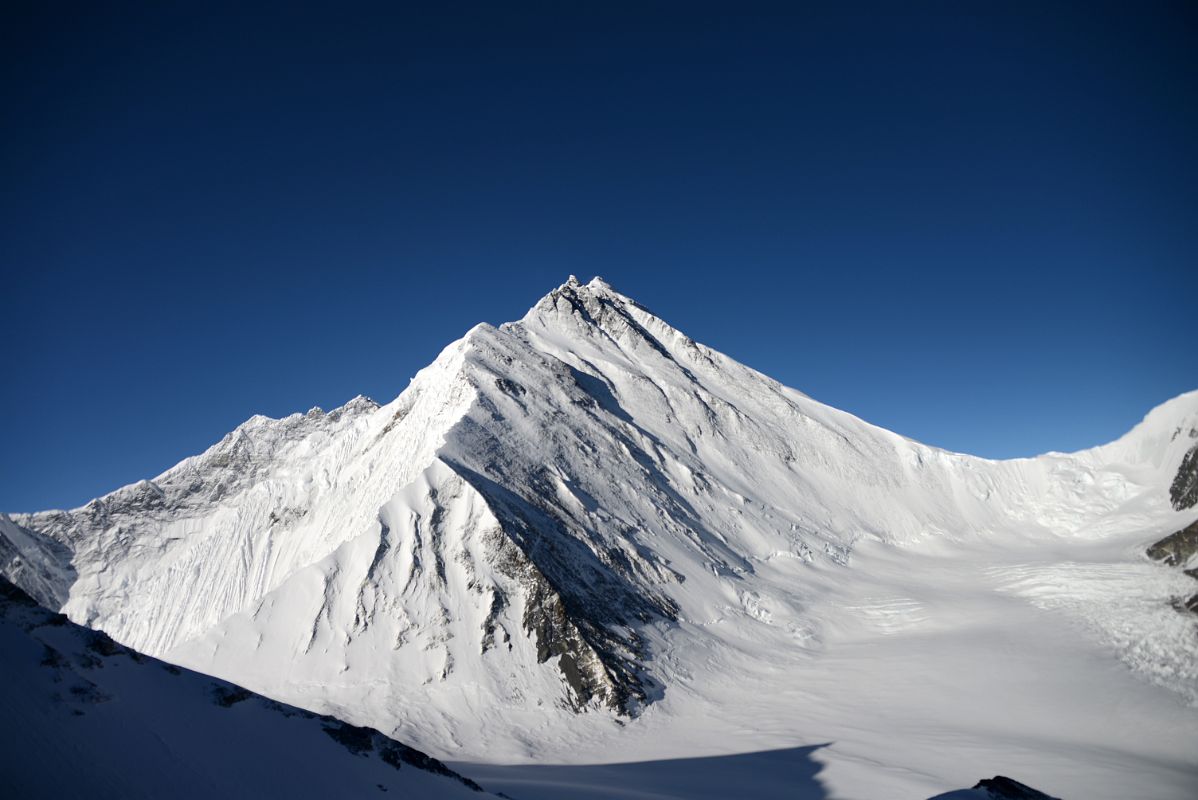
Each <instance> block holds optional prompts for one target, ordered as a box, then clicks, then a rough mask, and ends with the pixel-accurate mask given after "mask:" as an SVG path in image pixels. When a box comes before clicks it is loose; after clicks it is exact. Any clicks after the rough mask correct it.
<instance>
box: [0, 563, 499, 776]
mask: <svg viewBox="0 0 1198 800" xmlns="http://www.w3.org/2000/svg"><path fill="white" fill-rule="evenodd" d="M0 663H2V664H3V666H4V681H3V682H0V708H2V709H3V710H4V733H3V736H2V746H0V779H2V780H3V784H4V790H5V793H6V794H7V795H8V796H11V797H28V798H36V797H45V798H52V797H89V798H97V799H100V798H114V799H115V798H133V797H144V798H150V797H177V798H184V797H194V798H207V797H247V798H248V797H279V796H286V797H328V796H336V797H346V796H367V795H373V794H376V793H381V792H387V791H391V790H395V791H398V792H400V796H401V797H422V798H423V797H427V798H483V797H492V796H493V795H484V794H483V792H482V790H481V788H480V787H479V786H478V785H477V784H475V783H473V782H472V781H469V780H468V779H465V778H463V777H462V776H460V775H458V774H457V773H454V772H452V771H451V770H449V769H448V768H446V767H445V765H444V764H441V763H440V762H438V761H435V760H434V759H431V758H429V757H428V756H426V755H425V754H424V753H421V752H419V751H417V750H413V749H412V748H410V747H407V746H406V745H403V744H400V743H399V742H395V741H392V740H390V739H388V738H386V737H385V736H383V735H382V734H380V733H378V732H377V731H371V730H368V729H365V728H355V727H353V726H350V725H346V724H345V723H343V722H340V721H339V720H335V719H332V718H330V717H318V716H316V715H314V714H311V713H309V712H306V711H302V710H300V709H298V708H291V707H288V706H284V705H282V704H280V703H276V702H274V701H272V700H267V699H266V698H264V697H260V696H258V695H255V694H253V693H252V692H248V691H246V690H245V689H242V688H241V687H239V686H233V685H231V684H228V683H225V682H223V681H215V680H213V679H211V678H209V677H207V676H204V675H198V674H196V673H194V672H190V671H186V670H181V669H179V668H177V667H174V666H170V665H168V664H164V663H162V662H160V661H156V660H154V659H150V658H146V657H145V656H143V655H141V654H140V653H138V652H136V651H133V650H129V649H128V648H125V647H122V646H120V645H118V644H116V643H115V642H113V641H112V640H111V639H109V638H108V637H107V636H105V635H104V634H103V633H99V632H97V631H91V630H88V629H86V628H81V627H79V626H77V625H73V624H71V623H69V622H67V621H66V619H65V618H63V617H62V616H61V615H59V614H54V613H51V612H49V611H47V610H46V609H44V608H41V607H39V606H37V605H36V604H35V603H34V602H33V601H32V600H31V599H30V598H29V597H28V596H26V595H24V594H23V593H22V592H21V591H20V590H19V589H17V588H16V587H14V586H13V585H12V584H11V583H8V582H7V581H5V580H3V579H0Z"/></svg>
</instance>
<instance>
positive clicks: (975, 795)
mask: <svg viewBox="0 0 1198 800" xmlns="http://www.w3.org/2000/svg"><path fill="white" fill-rule="evenodd" d="M929 800H1059V798H1056V797H1053V796H1052V795H1047V794H1044V792H1041V791H1038V790H1036V789H1033V788H1032V787H1030V786H1027V785H1025V784H1022V783H1020V782H1019V781H1017V780H1012V779H1011V778H1008V777H1006V776H1003V775H995V776H994V777H993V778H986V779H985V780H980V781H978V782H977V783H976V784H975V785H974V787H973V788H972V789H960V790H957V791H955V792H946V793H945V794H938V795H936V796H935V797H932V798H929Z"/></svg>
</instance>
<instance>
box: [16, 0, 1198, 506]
mask: <svg viewBox="0 0 1198 800" xmlns="http://www.w3.org/2000/svg"><path fill="white" fill-rule="evenodd" d="M70 5H71V4H51V3H33V4H30V5H28V6H25V7H23V8H22V7H20V6H14V5H13V4H6V6H5V11H4V12H3V17H4V18H3V24H2V25H0V62H2V64H3V72H2V78H0V80H2V90H3V97H2V100H3V113H4V116H5V123H4V126H3V131H4V132H3V134H2V135H3V146H2V147H0V169H2V170H3V182H2V188H0V214H2V219H3V238H2V240H0V258H2V261H0V263H2V265H3V284H2V293H0V298H2V299H3V313H2V314H0V356H2V362H3V375H4V388H3V392H0V434H2V436H3V442H4V458H3V461H2V466H0V510H5V511H21V510H34V509H39V508H46V507H63V506H73V505H77V504H80V503H82V502H84V501H86V500H87V499H89V498H90V497H92V496H95V495H98V494H100V493H103V492H106V491H109V490H111V489H114V488H116V487H118V486H120V485H122V484H124V483H128V482H131V481H134V480H136V479H139V478H142V477H151V476H153V475H155V474H157V473H158V472H160V471H161V470H163V469H165V468H167V467H169V466H171V465H172V464H174V463H175V462H177V461H179V460H180V459H182V458H183V457H185V456H187V455H190V454H192V453H196V452H199V451H201V450H203V449H204V448H205V447H207V446H208V445H210V444H211V443H212V442H214V441H216V440H217V439H219V438H220V437H221V436H222V435H223V434H224V433H226V432H227V431H229V430H231V429H232V428H233V427H235V426H236V425H237V424H238V423H240V422H241V421H242V420H244V419H245V418H246V417H248V416H250V415H252V414H254V413H265V414H269V415H272V416H280V415H285V414H287V413H290V412H293V411H297V410H298V411H302V410H306V409H307V408H309V407H310V406H313V405H320V406H322V407H325V408H330V407H333V406H336V405H339V404H340V403H343V402H344V401H346V400H348V399H349V398H350V397H352V396H353V395H355V394H358V393H364V394H367V395H370V396H372V397H375V398H376V399H379V400H383V401H385V400H389V399H391V398H392V397H394V396H395V395H396V394H397V393H399V392H400V391H401V390H402V389H403V388H404V387H405V386H406V385H407V383H408V379H409V378H410V377H411V376H412V374H413V373H415V372H416V370H418V369H419V368H420V367H422V366H424V365H425V364H426V363H428V362H429V361H430V360H431V359H432V358H433V357H434V356H435V355H436V354H437V352H438V351H439V350H440V349H441V348H442V347H443V346H444V345H445V344H447V343H448V342H449V341H451V340H452V339H455V338H457V337H458V336H460V335H461V334H462V333H463V332H465V331H466V330H467V329H468V328H469V327H470V326H472V325H473V324H474V323H476V322H478V321H480V320H486V321H490V322H494V323H498V322H502V321H505V320H509V319H515V318H518V317H520V316H521V315H522V314H523V313H524V311H525V310H526V309H527V308H528V307H529V306H530V305H532V304H533V303H534V302H535V301H536V300H537V298H538V297H540V296H541V295H543V294H545V293H546V292H547V291H549V290H550V289H552V288H553V287H554V286H556V285H558V284H559V283H561V282H562V281H564V280H565V279H566V276H567V275H569V274H570V273H576V274H577V275H578V276H579V277H581V278H583V279H584V280H585V279H589V278H590V277H591V276H592V275H596V274H599V275H603V276H604V277H605V278H606V279H607V280H608V281H609V282H611V283H612V284H613V285H614V286H615V287H616V288H617V289H619V290H621V291H623V292H624V293H626V294H629V295H631V296H633V297H635V298H637V299H638V300H640V301H641V302H642V303H644V304H645V305H646V306H648V307H649V308H651V309H653V310H654V311H656V312H657V313H658V314H660V315H661V316H663V317H664V318H665V319H667V320H668V321H670V322H671V323H673V324H675V325H676V326H678V327H679V328H681V329H682V330H684V331H686V332H687V333H689V334H690V335H691V336H693V337H694V338H696V339H699V340H701V341H703V342H706V343H707V344H710V345H712V346H714V347H716V348H718V349H720V350H722V351H724V352H726V353H728V354H730V355H732V356H734V357H736V358H738V359H740V360H742V361H744V362H746V363H748V364H750V365H751V366H753V367H756V368H758V369H760V370H762V371H764V372H766V373H768V374H770V375H772V376H774V377H776V378H778V379H780V380H782V381H783V382H785V383H787V384H790V385H792V386H795V387H796V388H799V389H801V390H803V391H805V392H807V393H808V394H811V395H813V396H814V397H816V398H818V399H820V400H823V401H825V402H828V403H831V404H832V405H835V406H838V407H841V408H844V409H847V410H849V411H852V412H854V413H856V414H858V415H860V416H862V417H864V418H866V419H868V420H870V421H872V422H875V423H877V424H880V425H883V426H885V427H888V428H891V429H893V430H895V431H898V432H899V433H902V434H905V435H908V436H912V437H914V438H917V439H920V440H922V441H925V442H928V443H931V444H934V445H939V446H942V447H946V448H951V449H955V450H963V451H966V452H971V453H976V454H980V455H985V456H991V457H1008V456H1022V455H1031V454H1035V453H1039V452H1043V451H1046V450H1051V449H1055V450H1071V449H1078V448H1082V447H1087V446H1090V445H1094V444H1098V443H1101V442H1104V441H1107V440H1110V439H1113V438H1115V437H1117V436H1119V435H1121V434H1122V433H1123V432H1124V431H1126V430H1127V429H1128V428H1130V427H1131V426H1132V425H1133V424H1134V423H1136V422H1137V421H1138V420H1139V419H1140V418H1141V417H1142V416H1143V415H1144V414H1145V413H1146V412H1147V411H1148V410H1149V409H1150V408H1151V407H1152V406H1154V405H1156V404H1158V403H1160V402H1163V401H1164V400H1166V399H1168V398H1169V397H1171V396H1173V395H1176V394H1178V393H1180V392H1182V391H1185V390H1189V389H1194V388H1198V347H1195V343H1196V339H1198V334H1196V331H1198V327H1196V326H1195V305H1194V303H1195V297H1196V294H1198V293H1196V289H1198V276H1196V273H1198V267H1196V256H1198V224H1196V220H1198V213H1196V212H1198V188H1196V187H1198V180H1196V179H1198V160H1196V158H1195V156H1196V150H1198V148H1196V144H1195V143H1196V142H1198V56H1196V53H1198V49H1196V48H1194V47H1193V42H1194V41H1195V37H1196V35H1198V25H1196V17H1198V14H1196V13H1195V11H1194V6H1193V5H1192V4H1184V3H1179V4H1153V3H1117V4H1112V5H1102V4H1095V3H1084V4H1083V3H1074V4H1061V3H1041V2H1037V3H1028V4H1018V3H981V2H965V3H913V4H908V3H882V4H849V5H844V4H828V5H837V6H838V7H839V8H841V9H842V10H841V11H835V12H834V11H829V10H813V9H802V10H800V9H798V8H797V6H799V5H801V4H778V5H764V4H753V3H748V4H744V3H735V4H733V3H724V4H710V5H708V4H702V3H670V4H657V3H648V4H646V3H636V4H627V5H617V4H610V3H603V4H598V3H595V4H590V5H593V6H597V7H598V6H602V7H603V10H597V9H592V10H590V11H584V10H579V9H577V8H575V9H573V10H563V9H561V8H559V7H558V6H560V5H566V6H571V5H573V6H579V5H582V4H551V3H543V4H515V5H507V4H502V5H501V4H490V3H489V4H483V5H479V6H469V5H456V4H443V3H435V4H426V8H424V9H420V10H417V9H414V8H410V9H409V10H396V8H395V7H394V5H395V4H390V5H388V6H374V7H368V6H362V5H356V4H351V5H352V9H347V8H346V7H345V4H338V5H339V6H340V7H337V6H334V5H328V6H325V7H323V8H319V9H318V8H317V7H314V6H308V7H307V10H304V11H295V10H288V9H287V7H286V6H277V7H274V8H268V7H265V6H258V9H260V10H255V11H247V10H244V9H243V10H232V9H233V7H232V6H230V7H226V9H225V10H224V11H219V12H218V11H214V10H213V9H214V8H216V6H214V5H212V4H207V3H189V4H169V3H165V4H139V6H140V7H138V6H127V7H122V6H120V5H119V4H109V3H105V4H82V3H79V4H74V5H75V6H77V7H76V8H74V9H70V8H69V6H70ZM101 6H102V7H101ZM154 6H161V7H158V8H155V7H154Z"/></svg>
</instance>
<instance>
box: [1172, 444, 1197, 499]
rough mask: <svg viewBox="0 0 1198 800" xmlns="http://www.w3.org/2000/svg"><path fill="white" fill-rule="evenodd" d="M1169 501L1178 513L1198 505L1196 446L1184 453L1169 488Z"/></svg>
mask: <svg viewBox="0 0 1198 800" xmlns="http://www.w3.org/2000/svg"><path fill="white" fill-rule="evenodd" d="M1169 499H1170V500H1171V501H1173V507H1174V508H1175V509H1177V510H1178V511H1182V510H1184V509H1187V508H1193V507H1194V506H1196V505H1198V444H1196V445H1194V446H1193V447H1191V448H1190V449H1189V451H1187V452H1186V454H1185V456H1184V457H1183V458H1182V459H1181V466H1180V467H1178V469H1177V476H1176V477H1175V478H1173V484H1172V485H1171V486H1170V487H1169Z"/></svg>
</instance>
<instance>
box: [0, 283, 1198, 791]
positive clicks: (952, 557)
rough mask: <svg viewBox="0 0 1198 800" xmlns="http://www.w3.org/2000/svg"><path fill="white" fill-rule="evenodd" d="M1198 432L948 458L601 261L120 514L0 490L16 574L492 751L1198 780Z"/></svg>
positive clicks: (382, 725) (230, 665) (128, 498)
mask: <svg viewBox="0 0 1198 800" xmlns="http://www.w3.org/2000/svg"><path fill="white" fill-rule="evenodd" d="M979 424H982V423H981V422H980V423H979ZM1196 445H1198V392H1191V393H1189V394H1185V395H1182V396H1180V397H1177V398H1175V399H1173V400H1171V401H1169V402H1167V403H1165V404H1164V405H1162V406H1160V407H1158V408H1156V409H1155V410H1153V411H1152V412H1151V413H1150V414H1149V415H1148V416H1147V417H1146V418H1145V420H1144V421H1143V422H1142V423H1141V424H1140V425H1138V426H1137V427H1136V428H1134V429H1133V430H1132V431H1131V432H1129V433H1128V434H1127V435H1126V436H1124V437H1123V438H1121V439H1119V440H1118V441H1115V442H1113V443H1110V444H1107V445H1104V446H1101V447H1096V448H1093V449H1091V450H1086V451H1082V452H1078V453H1071V454H1062V453H1049V454H1046V455H1043V456H1040V457H1037V458H1028V459H1016V460H1009V461H991V460H987V459H982V458H976V457H973V456H968V455H962V454H957V453H951V452H946V451H943V450H939V449H936V448H933V447H928V446H925V445H922V444H919V443H917V442H914V441H911V440H909V439H906V438H904V437H902V436H899V435H896V434H894V433H891V432H889V431H886V430H882V429H880V428H877V427H875V426H872V425H869V424H868V423H866V422H863V421H862V420H860V419H857V418H856V417H854V416H852V415H850V414H847V413H845V412H842V411H838V410H836V409H833V408H830V407H828V406H826V405H823V404H821V403H819V402H817V401H815V400H813V399H811V398H809V397H807V396H805V395H803V394H801V393H800V392H797V391H795V390H793V389H789V388H787V387H785V386H782V385H781V384H779V383H777V382H776V381H774V380H771V379H770V378H768V377H766V376H764V375H762V374H760V373H758V372H755V371H754V370H752V369H749V368H747V367H745V366H743V365H741V364H739V363H737V362H735V361H733V360H731V359H729V358H727V357H726V356H724V355H721V354H720V353H718V352H716V351H714V350H711V349H710V348H708V347H705V346H703V345H701V344H699V343H696V342H695V341H693V340H691V339H690V338H688V337H687V336H685V335H684V334H682V333H681V332H679V331H677V330H675V329H674V328H672V327H670V326H669V325H668V324H666V323H665V322H663V321H662V320H661V319H659V318H657V317H656V316H654V315H653V314H652V313H650V312H649V311H647V310H646V309H645V308H643V307H642V306H640V305H638V304H637V303H636V302H634V301H632V300H631V299H629V298H628V297H625V296H623V295H621V294H619V293H617V292H616V291H615V290H613V289H612V288H611V287H610V286H609V285H607V284H606V283H605V282H603V281H602V280H601V279H598V278H597V279H595V280H593V281H591V282H590V283H587V284H582V283H580V282H578V281H577V280H575V279H574V278H571V279H570V281H568V282H567V283H566V284H564V285H562V286H561V287H559V288H558V289H556V290H554V291H553V292H551V293H550V294H549V295H547V296H546V297H544V298H543V299H541V300H540V301H539V302H538V303H537V304H536V305H535V306H534V307H533V308H532V309H531V310H530V311H529V312H528V314H527V315H526V316H525V317H524V318H523V319H522V320H520V321H518V322H514V323H508V324H505V325H503V326H501V327H499V328H495V327H492V326H490V325H479V326H477V327H475V328H473V329H472V330H470V331H469V332H468V333H467V334H466V335H465V336H464V337H463V338H461V339H460V340H458V341H456V342H454V343H453V344H451V345H449V346H448V347H447V348H446V349H445V350H444V351H443V352H442V353H441V354H440V356H439V357H438V358H437V359H436V361H435V362H433V363H432V364H431V365H430V366H428V367H427V368H425V369H423V370H421V371H420V373H419V374H417V376H416V377H415V378H414V379H413V380H412V383H411V385H410V386H409V388H408V389H407V390H406V391H404V392H403V393H402V394H401V395H400V396H399V397H398V398H397V399H395V400H394V401H392V402H391V403H389V404H387V405H383V406H379V405H376V404H375V403H373V402H371V401H369V400H367V399H365V398H361V397H359V398H356V399H354V400H352V401H350V402H349V403H348V404H347V405H345V406H343V407H341V408H339V409H337V410H335V411H332V412H328V413H325V412H322V411H320V410H319V409H313V410H312V411H309V412H308V413H307V414H302V415H301V414H295V415H292V416H290V417H287V418H285V419H280V420H274V419H267V418H264V417H254V418H252V419H250V420H249V421H248V422H246V423H245V424H243V425H242V426H240V427H239V428H237V429H236V430H235V431H234V432H233V433H231V434H229V435H228V436H226V437H225V438H224V439H223V440H221V441H220V442H219V443H218V444H216V445H214V446H213V447H212V448H210V449H209V450H208V451H207V452H205V453H203V454H202V455H199V456H196V457H193V458H189V459H187V460H185V461H183V462H182V463H180V464H179V465H178V466H176V467H174V468H172V469H170V470H168V471H167V472H165V473H163V474H162V475H160V476H158V477H157V478H155V479H153V480H150V481H142V482H140V483H137V484H134V485H131V486H128V487H125V488H123V489H120V490H118V491H116V492H113V493H112V494H109V495H107V496H105V497H103V498H100V499H98V500H94V501H92V502H91V503H89V504H88V505H86V506H84V507H82V508H79V509H76V510H74V511H69V512H42V513H37V514H31V515H23V514H14V515H10V516H8V517H4V516H0V547H2V548H3V549H0V566H2V567H3V569H2V570H0V572H3V574H4V575H6V576H8V577H10V578H11V579H12V580H13V581H14V582H15V583H17V584H19V585H21V586H22V587H23V588H25V589H26V591H28V592H29V593H30V594H32V595H33V596H35V597H36V598H37V599H38V600H39V601H41V602H43V603H47V604H50V605H52V606H56V607H57V606H60V607H61V608H62V610H63V612H64V613H66V614H67V615H68V616H69V617H70V619H72V620H74V621H77V622H79V623H81V624H84V625H87V626H91V627H94V628H98V629H100V630H103V631H105V632H107V633H108V634H110V635H111V636H112V637H113V638H115V639H116V640H118V641H120V642H122V643H124V644H126V645H128V646H130V647H132V648H135V649H138V650H141V651H144V652H146V653H149V654H152V655H155V656H158V657H161V658H164V659H166V660H168V661H171V662H175V663H178V664H181V665H184V666H187V667H190V668H192V669H195V670H198V671H201V672H204V673H208V674H211V675H216V676H219V677H221V678H224V679H227V680H230V681H233V682H236V683H238V684H241V685H243V686H246V687H248V688H250V689H253V690H254V691H257V692H261V693H262V694H265V695H267V696H269V697H272V698H276V699H278V700H282V701H285V702H287V703H291V704H294V705H297V706H300V707H303V708H307V709H311V710H313V711H316V712H319V713H325V714H331V715H334V716H336V717H338V718H340V719H344V720H347V721H349V722H352V723H354V724H358V725H368V726H371V727H374V728H377V729H379V730H381V731H384V732H387V733H388V734H391V735H394V736H395V737H396V738H398V739H401V740H403V741H406V742H409V743H410V744H412V745H413V746H415V747H419V748H421V749H423V750H426V751H428V752H430V753H431V754H433V755H434V756H436V757H439V758H443V759H453V760H455V761H458V762H480V763H487V764H515V763H534V762H535V763H541V764H598V763H615V762H621V761H624V762H632V761H647V760H651V759H669V758H683V757H685V758H696V757H702V756H724V755H730V754H738V753H750V752H756V751H766V750H778V749H783V748H793V747H798V746H808V745H817V744H818V745H824V744H826V745H827V746H826V747H823V748H821V749H819V750H818V751H816V752H815V755H814V758H816V759H817V760H818V761H819V762H820V763H821V764H822V765H823V770H822V772H821V773H820V775H819V779H820V781H821V782H822V784H823V785H824V786H826V787H827V789H828V791H829V792H830V794H831V796H834V797H846V798H854V797H860V798H881V797H886V798H897V799H900V800H901V798H925V797H928V796H929V795H931V794H935V793H937V792H943V791H947V790H950V789H955V788H959V787H961V786H969V785H972V784H973V783H974V782H976V780H977V779H978V778H980V777H985V776H988V775H992V774H995V773H1003V774H1009V775H1011V776H1013V777H1015V778H1017V779H1018V780H1020V781H1022V782H1024V783H1027V784H1029V785H1031V786H1034V787H1036V788H1037V789H1040V790H1042V791H1045V792H1047V793H1049V794H1051V795H1055V796H1062V797H1070V798H1080V797H1085V798H1104V797H1111V798H1116V797H1118V798H1125V797H1132V796H1134V797H1138V798H1142V799H1143V800H1149V799H1150V798H1162V799H1164V798H1183V797H1186V798H1188V797H1193V796H1194V790H1195V787H1196V786H1198V747H1195V742H1198V709H1196V708H1195V702H1196V701H1198V636H1196V635H1195V624H1194V622H1193V620H1194V619H1195V618H1194V617H1193V616H1187V615H1185V614H1182V613H1179V612H1178V611H1176V610H1174V609H1173V608H1171V607H1170V599H1171V598H1173V597H1176V596H1180V595H1184V594H1186V593H1187V592H1188V593H1191V594H1192V593H1193V592H1194V590H1195V586H1198V585H1196V584H1194V582H1193V581H1192V580H1191V579H1190V578H1188V577H1187V576H1186V575H1185V574H1184V573H1183V572H1182V571H1181V570H1177V569H1172V568H1168V567H1166V566H1164V565H1161V564H1157V563H1153V562H1151V561H1149V560H1148V559H1147V558H1145V557H1144V555H1143V552H1144V548H1145V547H1146V546H1147V545H1149V544H1151V543H1152V542H1155V541H1156V540H1157V539H1160V538H1161V537H1163V536H1165V535H1167V534H1169V533H1171V532H1173V531H1175V530H1179V529H1181V528H1183V527H1185V526H1186V525H1188V524H1190V523H1192V522H1193V521H1194V519H1195V517H1198V508H1188V509H1181V510H1178V509H1177V508H1175V507H1174V505H1173V504H1172V503H1171V502H1170V498H1169V486H1170V482H1171V481H1173V480H1174V477H1175V475H1176V474H1177V472H1178V469H1179V464H1180V463H1181V462H1182V460H1183V458H1184V457H1185V455H1186V453H1187V452H1188V451H1190V450H1191V449H1192V448H1194V447H1195V446H1196ZM512 791H513V792H514V791H515V790H514V789H513V790H512ZM587 796H590V795H587ZM613 796H615V795H613ZM630 796H631V795H630ZM653 796H664V795H656V794H655V795H653Z"/></svg>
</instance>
